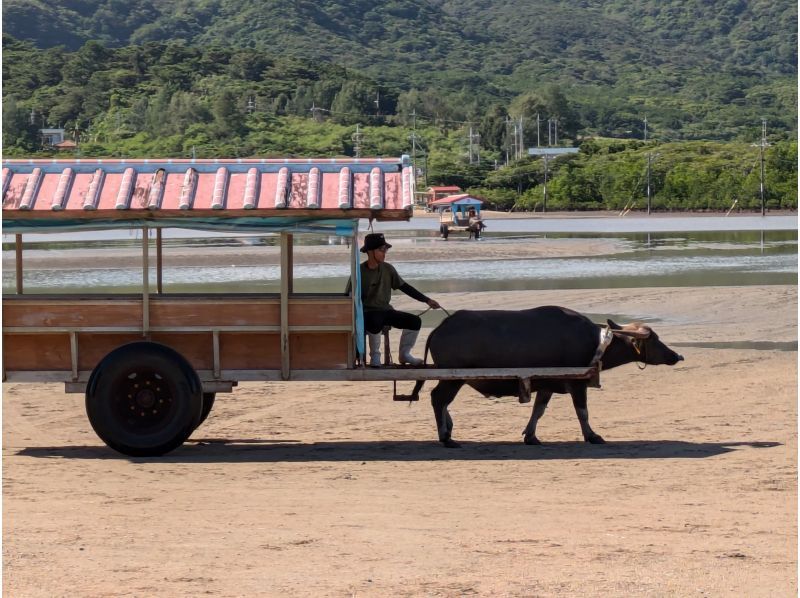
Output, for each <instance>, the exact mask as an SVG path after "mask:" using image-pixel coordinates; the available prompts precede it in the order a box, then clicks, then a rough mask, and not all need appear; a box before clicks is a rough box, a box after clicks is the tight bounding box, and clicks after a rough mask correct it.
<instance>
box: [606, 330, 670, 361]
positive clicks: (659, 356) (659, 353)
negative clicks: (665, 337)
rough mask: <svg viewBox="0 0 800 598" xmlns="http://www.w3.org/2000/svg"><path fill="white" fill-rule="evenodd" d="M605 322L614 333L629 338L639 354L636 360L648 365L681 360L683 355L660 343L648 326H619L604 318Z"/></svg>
mask: <svg viewBox="0 0 800 598" xmlns="http://www.w3.org/2000/svg"><path fill="white" fill-rule="evenodd" d="M606 322H608V327H609V328H610V329H611V330H612V331H613V332H614V334H615V335H617V336H624V337H628V338H630V339H631V341H630V343H631V346H632V347H633V349H634V351H636V353H637V354H638V356H639V358H638V359H637V361H642V362H644V363H649V364H650V365H675V364H676V363H678V362H679V361H683V355H679V354H678V353H676V352H675V351H673V350H672V349H670V348H669V347H668V346H667V345H665V344H664V343H662V342H661V341H660V340H659V338H658V335H657V334H656V333H655V332H654V331H653V329H652V328H650V327H649V326H646V325H645V324H640V323H634V324H625V325H624V326H620V325H619V324H617V323H615V322H612V321H611V320H606Z"/></svg>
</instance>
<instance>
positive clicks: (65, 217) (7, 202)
mask: <svg viewBox="0 0 800 598" xmlns="http://www.w3.org/2000/svg"><path fill="white" fill-rule="evenodd" d="M2 185H3V190H2V192H3V230H4V232H11V233H14V232H44V231H47V230H53V231H63V230H75V229H100V228H131V227H139V226H145V225H146V226H152V227H180V228H202V229H206V230H208V229H218V228H224V229H231V228H234V229H265V228H266V229H284V230H285V229H287V228H296V227H308V226H312V227H313V225H314V224H317V225H321V226H322V227H323V228H325V227H336V228H342V229H352V222H353V221H354V220H357V219H359V218H370V219H377V220H408V219H409V218H410V217H411V215H412V205H413V197H414V177H413V174H412V168H411V160H410V159H409V157H408V156H402V157H401V158H347V159H339V158H336V159H231V160H222V159H218V160H217V159H212V160H171V159H141V160H5V161H3V180H2Z"/></svg>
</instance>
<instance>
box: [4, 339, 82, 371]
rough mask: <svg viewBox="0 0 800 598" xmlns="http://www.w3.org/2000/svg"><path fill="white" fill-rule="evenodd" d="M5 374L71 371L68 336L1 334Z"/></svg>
mask: <svg viewBox="0 0 800 598" xmlns="http://www.w3.org/2000/svg"><path fill="white" fill-rule="evenodd" d="M3 367H4V368H5V371H6V372H14V371H33V372H36V371H46V370H64V371H70V370H71V369H72V353H71V351H70V345H69V335H68V334H63V333H62V334H36V335H32V334H11V333H6V334H3Z"/></svg>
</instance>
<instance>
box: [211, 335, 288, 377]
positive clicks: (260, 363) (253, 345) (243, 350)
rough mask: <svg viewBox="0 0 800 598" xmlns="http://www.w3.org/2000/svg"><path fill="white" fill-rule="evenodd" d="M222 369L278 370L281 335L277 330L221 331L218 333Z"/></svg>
mask: <svg viewBox="0 0 800 598" xmlns="http://www.w3.org/2000/svg"><path fill="white" fill-rule="evenodd" d="M219 352H220V364H221V366H222V369H223V370H279V369H280V368H281V335H280V333H278V332H273V333H261V332H223V333H221V334H220V335H219Z"/></svg>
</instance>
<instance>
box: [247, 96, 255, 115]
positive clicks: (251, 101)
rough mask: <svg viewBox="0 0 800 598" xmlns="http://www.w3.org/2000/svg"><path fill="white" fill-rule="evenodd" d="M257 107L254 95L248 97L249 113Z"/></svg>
mask: <svg viewBox="0 0 800 598" xmlns="http://www.w3.org/2000/svg"><path fill="white" fill-rule="evenodd" d="M255 109H256V100H255V98H254V97H253V96H250V97H249V98H247V114H253V112H254V111H255Z"/></svg>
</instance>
